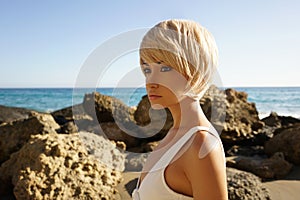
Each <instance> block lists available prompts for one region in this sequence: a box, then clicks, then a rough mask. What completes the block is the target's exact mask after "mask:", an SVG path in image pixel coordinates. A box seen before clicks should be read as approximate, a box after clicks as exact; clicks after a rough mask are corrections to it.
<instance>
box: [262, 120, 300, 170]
mask: <svg viewBox="0 0 300 200" xmlns="http://www.w3.org/2000/svg"><path fill="white" fill-rule="evenodd" d="M299 141H300V124H295V125H293V126H289V127H287V128H285V129H281V131H280V132H279V133H277V134H276V135H275V136H274V137H273V138H271V139H270V140H269V141H267V142H266V144H265V152H266V154H268V155H269V156H270V155H273V154H274V153H276V152H283V154H284V156H285V158H286V160H288V161H289V162H291V163H294V164H296V165H300V142H299Z"/></svg>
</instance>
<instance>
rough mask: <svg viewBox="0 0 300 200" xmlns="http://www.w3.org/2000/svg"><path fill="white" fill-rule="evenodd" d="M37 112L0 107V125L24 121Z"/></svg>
mask: <svg viewBox="0 0 300 200" xmlns="http://www.w3.org/2000/svg"><path fill="white" fill-rule="evenodd" d="M36 113H38V112H36V111H34V110H29V109H25V108H17V107H8V106H2V105H0V124H2V123H8V122H12V121H16V120H24V119H28V118H29V117H31V116H32V115H33V114H36Z"/></svg>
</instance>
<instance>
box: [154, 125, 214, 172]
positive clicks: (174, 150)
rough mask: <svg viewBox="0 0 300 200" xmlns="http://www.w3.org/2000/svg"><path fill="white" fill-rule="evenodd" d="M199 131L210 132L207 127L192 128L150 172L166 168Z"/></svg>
mask: <svg viewBox="0 0 300 200" xmlns="http://www.w3.org/2000/svg"><path fill="white" fill-rule="evenodd" d="M199 130H205V131H209V130H210V129H209V128H208V127H205V126H195V127H193V128H191V129H190V130H189V131H188V132H187V133H186V134H184V136H182V137H181V138H180V139H179V140H178V141H177V142H176V143H175V144H174V145H173V146H172V147H171V148H170V149H168V150H167V151H166V152H165V153H164V155H163V156H162V157H161V158H160V159H159V160H158V161H157V163H156V164H155V165H154V166H153V167H152V169H151V170H150V171H156V170H159V169H162V168H164V167H166V166H167V165H168V164H169V163H170V162H171V160H172V159H173V158H174V156H175V155H176V154H177V153H178V151H179V150H180V149H181V148H182V147H183V145H184V144H185V143H186V142H187V141H188V140H189V139H190V138H191V137H192V135H193V134H194V133H196V132H197V131H199Z"/></svg>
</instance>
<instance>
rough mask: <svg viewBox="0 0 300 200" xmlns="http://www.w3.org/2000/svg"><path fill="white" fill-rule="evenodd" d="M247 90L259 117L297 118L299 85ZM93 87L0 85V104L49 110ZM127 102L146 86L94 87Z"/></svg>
mask: <svg viewBox="0 0 300 200" xmlns="http://www.w3.org/2000/svg"><path fill="white" fill-rule="evenodd" d="M234 89H236V90H238V91H245V92H247V93H248V101H250V102H254V103H255V104H256V107H257V110H258V111H259V115H260V117H264V116H267V115H269V113H270V112H271V111H275V112H277V113H278V114H280V115H285V116H294V117H297V118H300V87H240V88H234ZM93 91H95V89H76V90H73V88H0V105H6V106H14V107H23V108H28V109H34V110H37V111H42V112H52V111H55V110H59V109H62V108H65V107H68V106H71V105H73V104H78V103H81V102H82V101H83V97H84V94H86V93H91V92H93ZM96 91H98V92H100V93H102V94H105V95H109V96H114V97H116V98H118V99H120V100H121V101H123V102H124V103H125V104H127V105H128V106H137V104H138V103H139V101H140V100H141V98H142V96H143V95H145V94H146V90H145V88H97V89H96Z"/></svg>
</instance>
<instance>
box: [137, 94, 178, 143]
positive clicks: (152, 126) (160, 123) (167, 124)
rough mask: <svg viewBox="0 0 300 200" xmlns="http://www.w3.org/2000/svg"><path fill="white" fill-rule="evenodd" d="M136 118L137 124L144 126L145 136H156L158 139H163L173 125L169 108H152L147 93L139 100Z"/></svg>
mask: <svg viewBox="0 0 300 200" xmlns="http://www.w3.org/2000/svg"><path fill="white" fill-rule="evenodd" d="M134 119H135V121H136V123H137V125H139V126H142V127H144V131H143V132H144V133H143V135H144V137H147V138H151V137H152V136H155V139H156V140H160V139H162V138H163V137H164V136H165V135H166V133H167V132H168V130H169V129H170V128H171V127H172V126H173V118H172V114H171V112H170V111H169V109H161V110H154V109H152V108H151V104H150V102H149V99H148V96H147V95H144V96H143V97H142V100H141V101H140V102H139V104H138V106H137V109H136V111H135V113H134Z"/></svg>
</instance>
